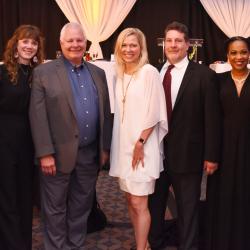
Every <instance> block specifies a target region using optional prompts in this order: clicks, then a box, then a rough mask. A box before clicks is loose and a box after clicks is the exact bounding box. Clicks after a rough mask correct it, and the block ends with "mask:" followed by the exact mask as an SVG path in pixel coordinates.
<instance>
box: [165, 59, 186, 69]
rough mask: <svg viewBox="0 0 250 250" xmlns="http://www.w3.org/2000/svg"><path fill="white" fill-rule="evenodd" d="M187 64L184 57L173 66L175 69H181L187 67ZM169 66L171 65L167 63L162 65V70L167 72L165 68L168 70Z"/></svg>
mask: <svg viewBox="0 0 250 250" xmlns="http://www.w3.org/2000/svg"><path fill="white" fill-rule="evenodd" d="M188 62H189V61H188V58H187V56H185V57H184V58H183V59H182V60H181V61H179V62H178V63H175V64H174V66H175V67H176V68H177V69H181V68H182V67H184V66H185V65H187V64H188ZM170 64H171V63H170V62H168V61H167V62H166V63H165V64H164V65H163V67H162V69H165V70H167V68H168V66H169V65H170Z"/></svg>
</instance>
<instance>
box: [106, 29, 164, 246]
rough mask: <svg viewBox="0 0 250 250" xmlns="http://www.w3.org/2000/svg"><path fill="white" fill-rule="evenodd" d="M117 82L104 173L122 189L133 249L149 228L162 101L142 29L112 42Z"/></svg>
mask: <svg viewBox="0 0 250 250" xmlns="http://www.w3.org/2000/svg"><path fill="white" fill-rule="evenodd" d="M115 59H116V69H117V82H116V87H115V117H114V128H113V137H112V138H113V139H112V147H111V165H110V175H111V176H115V177H118V180H119V185H120V188H121V190H123V191H124V192H125V195H126V199H127V203H128V210H129V215H130V218H131V221H132V225H133V228H134V232H135V239H136V249H137V250H144V249H146V247H147V237H148V231H149V227H150V222H151V218H150V213H149V210H148V195H149V194H152V193H153V192H154V186H155V180H156V179H157V178H158V177H159V174H160V171H162V170H163V163H162V161H163V149H162V145H163V144H162V143H163V137H164V136H165V135H166V133H167V117H166V114H167V112H166V102H165V96H164V90H163V86H162V83H161V79H160V75H159V73H158V71H157V69H156V68H154V67H153V66H151V65H150V64H148V53H147V46H146V39H145V36H144V34H143V33H142V32H141V31H140V30H139V29H136V28H127V29H125V30H123V31H122V32H121V33H120V35H119V36H118V38H117V41H116V45H115Z"/></svg>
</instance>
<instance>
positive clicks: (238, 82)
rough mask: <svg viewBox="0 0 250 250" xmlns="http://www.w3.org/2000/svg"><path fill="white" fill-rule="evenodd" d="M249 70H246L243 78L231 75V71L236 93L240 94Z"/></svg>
mask: <svg viewBox="0 0 250 250" xmlns="http://www.w3.org/2000/svg"><path fill="white" fill-rule="evenodd" d="M249 72H250V71H249V70H248V72H247V74H246V76H245V77H243V78H241V79H237V78H235V77H234V76H233V73H232V72H231V77H232V79H233V81H234V83H235V86H236V89H237V92H238V95H240V92H241V89H242V87H243V84H244V83H245V81H246V79H247V78H248V75H249Z"/></svg>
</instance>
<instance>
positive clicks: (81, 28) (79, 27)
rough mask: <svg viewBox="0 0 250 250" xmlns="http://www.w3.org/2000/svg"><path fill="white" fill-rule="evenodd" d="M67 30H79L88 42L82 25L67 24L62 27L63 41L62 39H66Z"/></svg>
mask: <svg viewBox="0 0 250 250" xmlns="http://www.w3.org/2000/svg"><path fill="white" fill-rule="evenodd" d="M67 29H79V30H80V31H81V32H82V34H83V37H84V39H85V40H87V38H86V35H85V32H84V30H83V27H82V25H81V24H79V23H75V22H69V23H66V24H65V25H64V26H63V27H62V29H61V32H60V40H62V38H63V37H64V34H65V32H66V30H67Z"/></svg>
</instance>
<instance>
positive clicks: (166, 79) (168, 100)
mask: <svg viewBox="0 0 250 250" xmlns="http://www.w3.org/2000/svg"><path fill="white" fill-rule="evenodd" d="M173 67H174V65H172V64H170V65H169V66H168V69H167V71H166V73H165V76H164V79H163V87H164V91H165V97H166V104H167V116H168V127H169V125H170V119H171V114H172V100H171V79H172V77H171V74H170V72H171V70H172V69H173Z"/></svg>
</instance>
